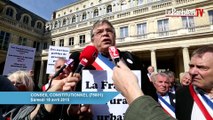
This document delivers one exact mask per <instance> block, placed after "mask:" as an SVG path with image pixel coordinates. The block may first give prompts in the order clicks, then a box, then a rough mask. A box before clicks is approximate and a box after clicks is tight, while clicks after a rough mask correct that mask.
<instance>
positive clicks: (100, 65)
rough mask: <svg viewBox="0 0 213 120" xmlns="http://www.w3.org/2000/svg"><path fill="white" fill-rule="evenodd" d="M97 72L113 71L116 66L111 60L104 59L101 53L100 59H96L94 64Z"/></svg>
mask: <svg viewBox="0 0 213 120" xmlns="http://www.w3.org/2000/svg"><path fill="white" fill-rule="evenodd" d="M92 65H93V66H94V67H95V68H96V70H109V71H112V69H113V68H114V67H115V64H114V63H113V62H112V61H110V60H109V58H106V57H104V56H103V55H101V54H100V53H99V54H98V57H97V58H96V59H95V62H93V64H92Z"/></svg>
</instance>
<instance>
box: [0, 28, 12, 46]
mask: <svg viewBox="0 0 213 120" xmlns="http://www.w3.org/2000/svg"><path fill="white" fill-rule="evenodd" d="M9 43H10V33H7V32H4V31H0V49H3V50H7V49H8V46H9Z"/></svg>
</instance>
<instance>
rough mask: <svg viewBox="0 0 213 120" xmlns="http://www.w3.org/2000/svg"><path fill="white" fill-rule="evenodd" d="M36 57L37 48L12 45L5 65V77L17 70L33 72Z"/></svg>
mask: <svg viewBox="0 0 213 120" xmlns="http://www.w3.org/2000/svg"><path fill="white" fill-rule="evenodd" d="M34 57H35V48H32V47H27V46H22V45H15V44H10V45H9V48H8V52H7V58H6V61H5V65H4V71H3V75H8V74H10V73H13V72H15V71H17V70H24V71H28V70H32V68H33V63H34Z"/></svg>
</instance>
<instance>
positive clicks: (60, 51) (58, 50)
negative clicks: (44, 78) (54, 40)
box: [46, 46, 70, 74]
mask: <svg viewBox="0 0 213 120" xmlns="http://www.w3.org/2000/svg"><path fill="white" fill-rule="evenodd" d="M69 53H70V48H67V47H57V46H50V47H49V52H48V61H47V71H46V73H47V74H54V73H55V70H54V64H55V61H56V60H57V59H58V58H59V57H63V58H65V59H68V58H69Z"/></svg>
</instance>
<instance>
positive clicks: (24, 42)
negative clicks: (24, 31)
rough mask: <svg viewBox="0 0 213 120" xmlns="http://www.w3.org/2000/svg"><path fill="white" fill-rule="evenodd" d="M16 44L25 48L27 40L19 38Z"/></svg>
mask: <svg viewBox="0 0 213 120" xmlns="http://www.w3.org/2000/svg"><path fill="white" fill-rule="evenodd" d="M18 44H19V45H23V46H26V45H27V38H23V37H19V40H18Z"/></svg>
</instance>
